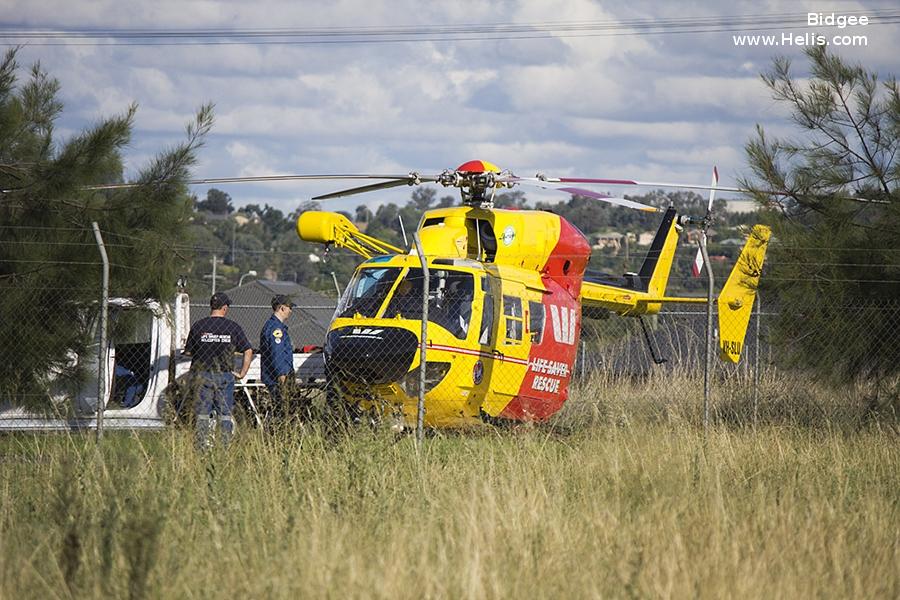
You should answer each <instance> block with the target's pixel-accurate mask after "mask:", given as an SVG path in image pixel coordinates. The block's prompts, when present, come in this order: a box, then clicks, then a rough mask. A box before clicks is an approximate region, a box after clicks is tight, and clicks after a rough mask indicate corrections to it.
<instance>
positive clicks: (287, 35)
mask: <svg viewBox="0 0 900 600" xmlns="http://www.w3.org/2000/svg"><path fill="white" fill-rule="evenodd" d="M866 16H867V17H868V19H869V23H868V25H867V26H872V25H887V24H893V23H900V11H897V10H891V9H877V10H871V11H868V14H867V15H866ZM785 27H792V28H804V29H808V28H812V27H815V26H812V25H809V24H808V20H807V13H779V14H766V15H762V14H756V15H753V14H751V15H730V16H713V17H675V18H664V19H624V20H620V21H559V22H533V23H493V24H484V23H468V24H457V25H428V26H421V25H419V26H416V25H411V26H387V27H385V26H369V27H366V26H354V27H313V28H259V29H223V28H194V29H133V28H131V29H129V28H108V29H102V28H96V29H90V28H83V29H78V28H72V29H18V28H14V27H6V28H0V38H4V39H8V40H62V41H61V42H60V41H46V42H34V41H32V42H31V44H32V45H38V46H42V45H89V46H103V45H150V46H154V45H231V44H253V45H270V44H373V43H405V42H416V43H421V42H441V41H492V40H524V39H546V38H553V37H559V38H571V37H606V36H620V35H638V36H643V35H664V34H677V33H719V32H736V31H766V30H773V29H784V28H785ZM81 40H89V41H87V42H83V41H81ZM90 40H94V41H90Z"/></svg>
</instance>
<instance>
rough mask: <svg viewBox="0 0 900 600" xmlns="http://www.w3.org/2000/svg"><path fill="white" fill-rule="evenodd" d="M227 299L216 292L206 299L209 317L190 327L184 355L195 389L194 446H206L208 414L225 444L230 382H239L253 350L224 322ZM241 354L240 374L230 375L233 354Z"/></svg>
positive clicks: (230, 323) (231, 394)
mask: <svg viewBox="0 0 900 600" xmlns="http://www.w3.org/2000/svg"><path fill="white" fill-rule="evenodd" d="M230 305H231V299H230V298H229V297H228V296H227V295H225V294H223V293H221V292H219V293H217V294H213V295H212V297H211V298H210V299H209V308H210V314H209V316H208V317H205V318H203V319H200V320H199V321H197V322H196V323H194V325H193V326H192V327H191V331H190V333H188V338H187V342H186V343H185V346H184V353H185V354H189V355H190V356H191V373H192V375H193V377H194V382H195V385H196V386H197V388H198V397H197V405H196V408H197V443H198V445H199V446H200V447H201V448H207V447H208V445H209V434H210V431H211V430H212V423H211V419H212V413H214V412H215V414H216V415H217V416H218V418H219V426H220V427H221V430H222V443H223V444H226V445H227V444H228V442H229V441H230V439H231V436H232V433H233V432H234V421H233V420H232V416H231V411H232V408H234V381H235V377H237V379H243V378H244V377H245V376H246V375H247V370H248V369H249V368H250V361H251V360H252V359H253V347H252V346H251V345H250V342H249V341H248V340H247V335H246V334H245V333H244V330H243V329H241V326H240V325H238V324H237V323H235V322H234V321H232V320H231V319H227V318H225V315H226V314H228V307H229V306H230ZM235 352H240V353H242V354H243V362H242V364H241V370H240V372H235V371H234V354H235Z"/></svg>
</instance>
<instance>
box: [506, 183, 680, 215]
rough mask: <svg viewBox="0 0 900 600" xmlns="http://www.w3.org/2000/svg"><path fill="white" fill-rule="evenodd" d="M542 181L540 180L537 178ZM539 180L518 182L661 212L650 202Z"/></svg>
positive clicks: (617, 204)
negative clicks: (645, 202) (643, 202)
mask: <svg viewBox="0 0 900 600" xmlns="http://www.w3.org/2000/svg"><path fill="white" fill-rule="evenodd" d="M537 181H540V180H537ZM537 181H532V180H527V181H523V180H521V179H519V180H518V181H517V183H520V184H522V185H530V186H533V187H539V188H541V189H545V190H552V191H554V192H563V193H564V194H569V195H572V196H585V197H587V198H595V199H597V200H602V201H603V202H608V203H610V204H615V205H616V206H624V207H625V208H633V209H635V210H640V211H643V212H660V211H661V210H662V209H660V208H657V207H655V206H650V205H649V204H642V203H641V202H635V201H634V200H627V199H625V198H615V197H613V196H610V195H609V194H601V193H599V192H594V191H592V190H586V189H583V188H577V187H568V186H561V185H553V184H552V183H550V184H547V183H544V182H540V183H538V182H537Z"/></svg>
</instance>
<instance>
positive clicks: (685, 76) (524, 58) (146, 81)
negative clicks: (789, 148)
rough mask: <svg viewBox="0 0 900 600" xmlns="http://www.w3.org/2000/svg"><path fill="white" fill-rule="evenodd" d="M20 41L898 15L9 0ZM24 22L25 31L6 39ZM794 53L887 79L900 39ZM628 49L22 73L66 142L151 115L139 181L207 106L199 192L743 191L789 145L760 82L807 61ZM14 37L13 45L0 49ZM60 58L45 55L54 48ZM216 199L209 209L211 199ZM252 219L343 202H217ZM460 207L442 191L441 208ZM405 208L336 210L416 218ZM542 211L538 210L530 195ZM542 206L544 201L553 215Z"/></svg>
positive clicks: (34, 53) (422, 49) (535, 5)
mask: <svg viewBox="0 0 900 600" xmlns="http://www.w3.org/2000/svg"><path fill="white" fill-rule="evenodd" d="M4 4H5V7H6V8H5V9H4V11H3V14H4V15H5V16H3V17H0V27H2V28H3V29H4V30H5V31H10V30H19V31H21V30H24V29H32V28H41V29H54V30H57V29H72V28H74V29H89V28H113V29H121V28H148V29H161V30H178V29H204V30H208V29H250V28H282V27H290V28H301V27H302V28H313V27H349V28H360V27H382V28H383V27H388V26H393V25H402V26H417V27H424V26H435V25H441V26H447V25H455V24H488V25H496V24H503V23H559V22H563V21H565V22H597V21H602V22H619V23H622V22H625V23H628V22H630V21H632V20H635V19H640V20H646V19H657V20H659V19H669V20H670V19H673V18H681V19H686V20H688V21H690V20H691V19H702V18H709V17H714V16H735V15H757V16H766V15H768V16H772V15H783V14H798V13H801V14H802V13H805V12H808V11H809V12H825V13H829V12H832V11H834V12H837V13H838V14H844V15H857V16H859V15H867V14H872V13H873V11H885V10H888V9H893V8H895V7H896V3H895V2H805V1H801V2H790V1H769V2H749V1H737V2H733V3H730V4H729V5H727V6H724V5H720V4H719V3H716V2H706V1H697V2H649V1H646V0H634V1H630V2H624V3H623V2H596V1H590V0H544V1H539V0H520V1H512V0H507V1H501V2H491V3H486V2H469V1H458V2H453V3H450V2H440V3H437V2H432V3H424V2H414V1H400V2H386V1H381V0H367V1H365V2H362V1H359V0H342V1H341V0H339V1H337V2H324V1H322V2H319V1H316V2H265V1H260V2H244V1H240V2H185V1H179V2H169V1H163V0H155V1H153V2H144V1H133V2H116V1H106V0H99V1H93V2H71V0H68V1H57V0H42V1H40V2H34V1H33V0H32V1H19V0H12V1H11V0H6V2H5V3H4ZM11 16H14V19H15V20H11ZM788 31H791V32H795V33H797V34H801V33H804V32H806V31H815V32H817V33H822V34H825V35H827V36H828V37H829V38H830V37H831V36H832V35H833V34H838V33H853V34H864V35H866V37H867V40H868V45H867V46H865V47H854V48H846V49H842V50H841V51H840V53H841V54H842V55H843V56H845V57H847V58H850V59H852V60H856V61H862V62H864V63H865V64H866V65H867V66H869V67H870V68H874V69H877V70H878V71H879V72H880V73H881V74H883V75H885V76H886V75H889V74H897V73H898V72H900V68H898V67H900V65H898V62H900V59H898V56H900V52H898V48H897V42H896V40H898V39H900V35H898V34H900V24H896V23H894V24H885V25H868V26H865V27H856V28H848V29H845V30H841V31H839V30H838V29H837V28H835V27H816V28H814V29H804V28H801V27H798V26H797V23H796V22H794V23H793V24H790V23H783V24H781V23H779V24H776V25H775V26H773V27H772V29H771V30H768V31H765V32H762V33H769V34H776V35H778V36H779V37H780V36H781V34H782V33H783V32H788ZM619 33H621V34H624V35H616V36H592V37H550V38H543V39H527V40H526V39H499V40H498V39H494V40H481V41H461V40H455V41H431V42H415V43H386V44H307V45H297V44H294V45H283V44H281V45H277V44H276V45H273V44H263V45H179V46H174V45H165V46H146V45H145V46H141V45H124V44H121V43H110V44H108V45H75V44H71V43H67V44H64V45H54V46H51V45H42V44H41V41H42V40H40V39H37V38H35V39H32V40H30V41H29V42H28V43H27V45H26V46H25V47H24V48H23V49H22V51H21V52H20V55H19V58H20V61H21V63H22V64H24V65H29V64H31V63H33V62H34V61H37V60H40V61H41V63H42V65H43V66H44V67H45V68H46V69H47V70H48V71H49V72H50V74H51V75H53V76H55V77H57V78H58V79H59V80H60V82H61V85H62V92H61V93H62V99H63V101H64V103H65V107H66V109H65V113H64V116H63V117H62V118H61V120H60V122H59V123H58V135H62V136H68V135H72V134H73V133H74V132H76V131H78V130H80V129H81V128H83V127H85V126H87V125H90V124H91V123H94V122H96V121H97V120H98V119H99V118H101V116H110V115H113V114H118V113H121V112H123V111H124V110H125V109H126V108H127V107H128V105H129V104H130V103H132V102H137V103H138V104H139V111H138V115H137V120H136V128H135V133H134V137H133V141H132V144H131V146H130V147H129V148H128V151H127V153H126V161H127V165H128V167H129V168H130V169H132V172H133V170H134V169H136V168H137V167H139V166H140V165H142V164H146V162H147V160H148V159H149V158H150V157H151V156H152V155H153V154H154V153H156V152H157V151H158V150H159V149H161V148H162V147H164V146H167V145H171V144H174V143H176V142H177V141H179V140H180V139H182V138H183V131H184V125H185V124H186V123H187V122H188V121H189V120H190V118H191V115H192V114H193V113H194V111H195V109H196V108H197V107H198V106H200V105H201V104H203V103H205V102H209V101H212V102H214V103H215V105H216V125H215V127H214V129H213V132H212V134H211V135H210V136H209V138H208V140H207V145H206V147H205V148H204V149H203V150H202V151H201V153H200V162H199V164H198V166H197V168H196V170H195V176H197V177H223V176H252V175H270V174H282V173H285V174H290V173H353V172H359V173H366V172H369V173H406V172H408V171H411V170H416V171H419V172H422V173H436V172H439V171H441V170H442V169H444V168H448V167H451V168H452V167H455V166H457V165H459V164H461V163H463V162H465V161H467V160H470V159H474V158H478V159H484V160H488V161H491V162H494V163H497V164H499V165H500V166H501V167H504V168H508V169H511V170H512V171H514V172H515V173H516V174H518V175H523V176H531V175H534V173H536V172H538V171H540V172H543V173H546V174H548V175H551V176H566V175H579V176H586V177H609V178H630V179H644V180H654V181H673V182H696V183H704V182H707V181H708V180H709V172H710V170H711V167H712V165H713V164H717V165H718V166H719V172H720V174H721V175H722V184H723V185H733V184H734V179H735V177H736V176H737V175H739V174H741V173H743V172H745V167H744V158H743V146H744V144H745V142H746V141H747V139H748V138H749V137H750V136H751V135H752V134H753V130H754V126H755V124H756V123H760V124H762V125H764V126H765V127H766V129H767V130H768V131H770V132H771V133H773V134H775V135H785V134H789V133H791V131H792V130H791V128H790V125H789V124H788V122H787V120H786V118H785V117H786V114H785V111H784V109H783V107H781V106H779V105H777V104H776V103H775V102H774V101H772V100H771V98H770V97H769V94H768V92H767V90H766V88H765V86H764V85H763V84H762V82H761V81H760V78H759V73H760V72H761V71H763V70H765V69H766V68H767V67H768V65H769V64H770V62H771V58H772V56H774V55H776V54H784V55H787V56H789V57H793V58H794V59H795V60H796V67H797V69H798V72H799V73H800V74H802V73H803V72H804V71H805V59H804V57H803V56H802V52H801V49H800V48H799V47H796V46H795V47H784V46H782V47H778V48H773V47H755V48H749V47H740V46H736V45H735V43H734V40H733V36H734V35H740V34H753V33H760V32H758V31H755V30H754V29H753V28H752V27H749V28H747V29H746V30H741V29H739V30H736V31H726V32H707V33H679V34H667V35H644V36H640V35H630V34H629V30H628V29H625V30H620V32H619ZM0 37H2V36H0ZM43 41H46V40H43ZM208 187H209V186H198V187H197V188H196V189H195V190H194V191H195V193H197V194H198V195H199V196H201V197H202V196H204V195H205V193H206V189H207V188H208ZM216 187H220V188H221V189H224V190H225V191H227V192H228V193H229V194H231V196H232V197H233V199H234V201H235V203H236V204H237V205H243V204H247V203H258V204H266V203H267V204H270V205H273V206H276V207H277V208H280V209H282V210H285V211H289V210H292V209H294V208H295V207H296V206H298V205H299V204H300V203H302V202H304V201H306V200H308V199H309V198H310V197H311V196H313V195H315V194H318V193H323V192H327V191H333V190H335V189H340V188H341V187H343V186H342V185H341V183H339V182H337V183H328V182H321V183H296V182H284V183H271V184H266V185H249V184H241V185H237V184H233V185H227V186H226V185H220V186H216ZM610 191H614V192H619V193H633V192H635V191H636V190H621V189H620V190H615V189H611V190H610ZM444 193H445V192H444V191H443V190H440V191H439V194H440V195H443V194H444ZM408 197H409V190H408V189H406V188H398V189H395V190H391V191H385V192H380V193H378V194H376V195H373V196H370V197H367V198H365V199H363V198H359V197H357V198H352V199H349V200H340V201H336V202H333V203H332V204H331V205H330V206H332V207H334V208H335V209H347V208H352V207H353V206H356V205H358V204H360V203H362V202H363V201H365V202H367V203H377V202H383V201H395V202H398V203H402V202H405V201H406V199H407V198H408ZM529 197H531V198H535V197H537V195H536V194H533V193H529ZM544 198H545V197H544Z"/></svg>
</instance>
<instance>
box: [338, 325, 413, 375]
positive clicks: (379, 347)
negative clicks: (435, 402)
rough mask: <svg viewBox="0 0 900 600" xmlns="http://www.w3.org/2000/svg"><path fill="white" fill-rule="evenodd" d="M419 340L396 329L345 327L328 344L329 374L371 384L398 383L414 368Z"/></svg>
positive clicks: (411, 334) (408, 332)
mask: <svg viewBox="0 0 900 600" xmlns="http://www.w3.org/2000/svg"><path fill="white" fill-rule="evenodd" d="M418 348H419V340H418V338H417V337H416V336H415V334H414V333H412V332H411V331H407V330H406V329H399V328H396V327H374V326H368V327H341V328H338V329H335V330H333V331H330V332H329V333H328V337H327V338H326V340H325V362H326V364H327V366H328V370H329V371H331V372H332V373H339V374H340V375H341V377H344V378H347V379H349V380H352V381H358V382H360V383H368V384H383V383H391V382H393V381H398V380H399V379H400V378H401V377H403V376H404V375H406V373H407V371H409V367H410V366H411V365H412V362H413V358H414V357H415V355H416V350H418Z"/></svg>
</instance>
